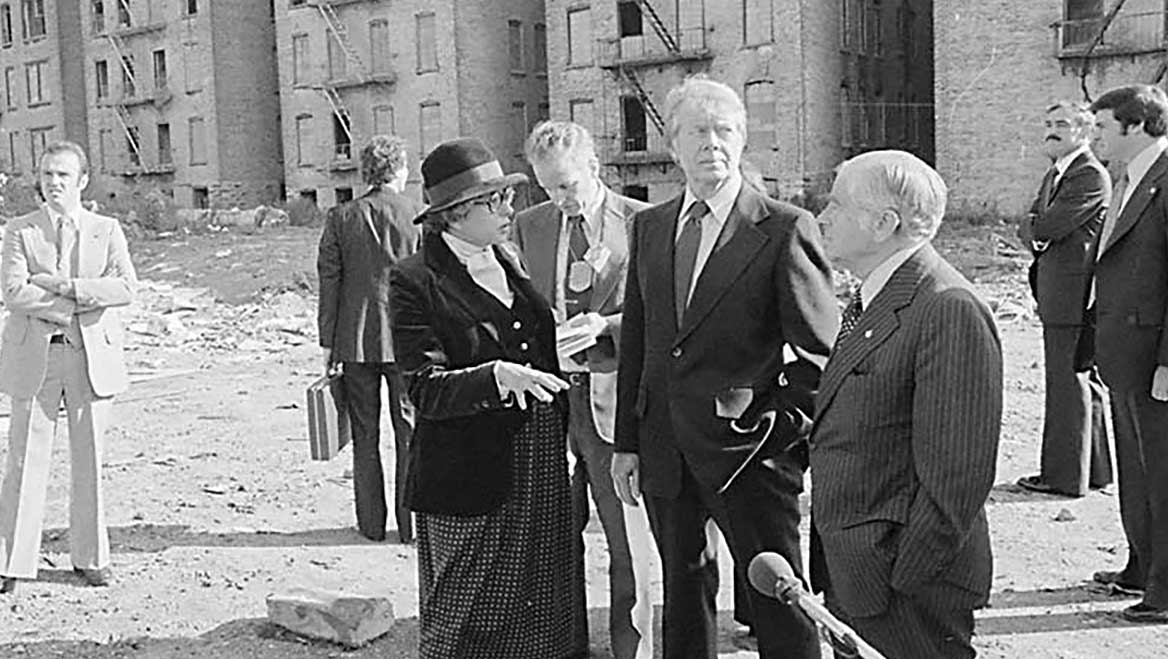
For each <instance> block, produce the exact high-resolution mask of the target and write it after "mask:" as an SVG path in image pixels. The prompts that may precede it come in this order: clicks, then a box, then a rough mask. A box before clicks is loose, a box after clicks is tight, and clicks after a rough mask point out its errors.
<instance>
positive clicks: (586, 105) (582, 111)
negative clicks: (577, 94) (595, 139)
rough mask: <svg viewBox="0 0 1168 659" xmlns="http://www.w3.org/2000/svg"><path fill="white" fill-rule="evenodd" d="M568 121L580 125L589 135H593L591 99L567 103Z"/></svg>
mask: <svg viewBox="0 0 1168 659" xmlns="http://www.w3.org/2000/svg"><path fill="white" fill-rule="evenodd" d="M568 119H570V120H572V121H574V122H576V123H578V124H580V125H581V126H583V127H584V128H585V129H587V130H588V132H589V133H593V134H595V131H594V130H593V125H592V99H574V100H571V101H568Z"/></svg>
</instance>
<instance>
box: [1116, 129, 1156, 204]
mask: <svg viewBox="0 0 1168 659" xmlns="http://www.w3.org/2000/svg"><path fill="white" fill-rule="evenodd" d="M1165 149H1168V137H1158V138H1156V141H1155V142H1153V143H1151V144H1150V145H1148V146H1147V148H1145V149H1144V150H1143V151H1140V152H1139V153H1137V154H1136V157H1134V158H1132V159H1131V162H1129V163H1128V164H1127V190H1125V191H1124V193H1123V199H1122V200H1120V201H1121V204H1120V206H1119V212H1120V213H1123V209H1124V207H1125V206H1127V202H1128V200H1129V199H1131V196H1132V193H1133V192H1135V191H1136V187H1137V186H1139V184H1140V181H1142V180H1144V176H1146V175H1147V174H1148V170H1149V169H1151V168H1152V165H1153V164H1154V163H1155V162H1156V159H1157V158H1159V157H1160V154H1161V153H1164V150H1165ZM1112 203H1114V200H1113V202H1112ZM1116 217H1119V216H1118V215H1117V216H1116Z"/></svg>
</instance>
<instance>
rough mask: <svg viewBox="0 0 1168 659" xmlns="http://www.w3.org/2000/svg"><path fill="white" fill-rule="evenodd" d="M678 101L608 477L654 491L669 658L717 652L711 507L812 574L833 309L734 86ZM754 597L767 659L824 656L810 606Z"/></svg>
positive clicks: (811, 246) (639, 236)
mask: <svg viewBox="0 0 1168 659" xmlns="http://www.w3.org/2000/svg"><path fill="white" fill-rule="evenodd" d="M665 110H666V117H667V127H668V134H669V139H670V149H671V151H672V153H673V157H674V159H675V160H676V161H677V163H678V165H679V166H680V167H681V170H682V171H683V172H684V174H685V179H686V185H685V191H684V192H683V193H682V194H681V195H678V196H677V197H674V198H673V199H671V200H669V201H666V202H664V203H662V204H659V205H657V206H654V207H653V208H650V209H648V210H644V211H641V212H640V213H638V214H637V215H636V216H635V217H634V220H633V233H632V236H631V237H630V244H631V247H630V250H629V278H628V284H627V289H626V292H625V310H624V318H623V321H622V324H621V343H620V350H621V363H620V371H619V376H618V385H617V425H616V453H615V455H614V456H613V464H612V475H613V479H614V480H615V481H616V487H617V492H618V494H619V495H620V497H621V499H622V500H623V501H624V502H625V503H627V504H629V505H636V504H637V499H638V498H639V497H640V493H641V492H642V491H643V492H644V494H645V502H646V504H647V507H648V513H649V521H650V523H651V525H652V529H653V536H654V538H655V539H656V541H657V548H658V550H659V551H660V553H661V560H662V565H663V568H664V579H665V610H664V620H663V623H662V624H663V629H664V638H663V640H664V656H665V657H666V659H697V658H700V657H709V658H712V657H714V656H715V653H716V647H715V646H716V641H717V633H716V621H715V610H716V609H715V602H714V596H715V594H716V593H717V590H718V569H717V563H716V561H714V560H712V559H711V558H710V557H708V556H707V555H706V553H705V551H704V550H705V548H706V529H705V524H706V520H707V519H709V518H710V517H711V516H712V517H713V518H714V520H715V521H716V522H717V524H718V526H719V528H720V529H721V531H722V533H723V534H724V535H725V536H726V540H727V544H728V546H729V548H730V552H731V554H732V555H733V556H734V560H735V561H736V562H737V563H742V564H746V563H748V562H749V561H750V559H751V558H753V557H754V556H755V555H756V554H758V553H759V552H762V551H774V552H778V553H780V554H782V555H783V556H784V557H786V559H787V560H788V561H789V562H790V563H791V565H792V566H794V567H795V569H796V571H797V572H798V573H802V570H801V567H802V565H803V561H802V557H801V553H800V549H799V530H798V525H799V509H798V496H799V493H800V492H801V491H802V489H803V471H804V469H805V466H806V463H805V455H806V454H805V449H806V447H805V445H804V444H803V443H802V441H801V440H803V439H804V435H805V430H806V423H805V421H809V415H810V402H811V393H810V392H811V391H813V390H814V388H815V386H816V381H817V380H818V376H819V368H818V367H817V366H816V365H815V360H816V359H822V357H824V356H826V354H827V353H828V345H829V344H830V341H831V339H832V337H834V336H835V332H836V328H837V326H838V325H837V323H838V313H837V307H836V303H835V298H834V296H833V295H832V287H831V271H830V269H829V267H828V265H827V262H826V259H825V258H824V256H823V252H822V250H821V249H820V247H819V241H818V238H817V236H816V231H815V225H814V223H813V220H812V217H811V215H810V214H808V213H806V212H805V211H802V210H800V209H798V208H795V207H794V206H791V205H789V204H784V203H781V202H777V201H774V200H772V199H768V198H767V197H765V196H763V195H762V194H760V193H758V192H756V191H754V190H752V189H751V188H750V187H749V186H744V185H743V182H742V175H741V172H740V169H739V166H740V159H741V156H742V151H743V147H744V146H745V141H746V138H745V134H746V110H745V108H744V107H743V105H742V101H741V99H739V98H738V95H737V94H736V93H735V92H734V91H733V90H732V89H730V88H729V87H727V86H726V85H723V84H721V83H718V82H714V81H712V80H709V79H707V78H705V77H703V76H695V77H692V78H689V79H687V80H686V81H685V82H683V83H682V84H681V85H680V86H678V87H676V88H675V89H673V90H672V91H670V93H669V95H668V97H667V98H666V102H665ZM764 411H765V412H769V414H766V415H765V418H761V419H760V417H763V416H764V415H763V412H764ZM772 422H773V423H772ZM735 428H737V430H736V429H735ZM752 428H757V431H756V432H749V431H750V430H751V429H752ZM768 429H769V432H768ZM750 603H751V607H752V610H751V611H750V612H749V613H750V614H751V615H750V618H751V620H752V621H753V622H754V623H755V630H756V632H757V635H758V648H759V655H760V656H761V657H763V659H772V658H776V657H799V658H814V657H819V656H820V652H819V644H818V639H817V637H816V634H815V630H814V627H813V626H812V624H811V623H810V622H809V621H808V620H807V619H806V618H805V617H803V616H802V614H800V613H798V612H797V611H795V610H794V609H792V608H790V607H787V606H785V605H783V604H780V603H779V602H778V601H776V600H774V599H770V598H768V597H765V596H763V595H762V594H761V593H759V592H757V591H754V590H752V591H751V593H750Z"/></svg>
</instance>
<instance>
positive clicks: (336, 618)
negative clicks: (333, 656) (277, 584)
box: [267, 587, 394, 648]
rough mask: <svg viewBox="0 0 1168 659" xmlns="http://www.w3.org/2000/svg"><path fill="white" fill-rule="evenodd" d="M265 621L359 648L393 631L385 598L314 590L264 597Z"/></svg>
mask: <svg viewBox="0 0 1168 659" xmlns="http://www.w3.org/2000/svg"><path fill="white" fill-rule="evenodd" d="M267 602H268V620H270V621H271V622H273V623H274V624H277V625H279V626H281V627H283V628H285V629H287V630H289V631H291V632H294V633H296V634H300V635H302V636H307V637H310V638H318V639H323V640H326V641H333V642H336V643H340V644H342V645H345V646H347V647H350V648H356V647H361V646H362V645H365V644H366V643H369V642H370V641H372V640H374V639H376V638H378V637H379V636H382V635H384V634H385V633H386V632H388V631H389V630H390V628H391V627H393V623H394V615H393V605H392V604H391V603H390V601H389V600H388V599H387V598H385V597H377V596H370V595H353V594H348V593H342V592H338V591H330V590H319V589H315V588H299V587H297V588H290V589H288V590H285V591H283V592H280V593H273V594H271V595H269V596H268V599H267Z"/></svg>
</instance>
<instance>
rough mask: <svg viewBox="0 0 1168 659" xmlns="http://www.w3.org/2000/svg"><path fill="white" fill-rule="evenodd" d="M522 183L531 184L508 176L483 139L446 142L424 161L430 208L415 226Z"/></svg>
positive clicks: (519, 178)
mask: <svg viewBox="0 0 1168 659" xmlns="http://www.w3.org/2000/svg"><path fill="white" fill-rule="evenodd" d="M520 183H527V176H525V175H524V174H519V173H515V174H504V173H503V167H502V166H501V165H500V164H499V161H498V159H496V158H495V155H494V154H493V153H491V150H490V149H488V148H487V146H486V145H485V144H483V143H482V142H480V141H479V140H476V139H474V138H469V137H460V138H458V139H456V140H450V141H449V142H443V143H442V144H439V145H438V146H436V147H434V150H433V151H431V152H430V154H429V155H427V156H426V159H425V160H423V161H422V187H423V192H424V193H425V196H426V203H428V204H429V207H428V208H427V209H426V212H424V213H422V214H421V215H419V216H418V217H417V218H416V219H415V220H414V223H415V224H418V223H420V222H422V220H424V219H425V218H426V215H428V214H430V213H434V212H437V211H440V210H443V209H446V208H450V207H451V206H453V205H455V204H457V203H460V202H463V201H466V200H467V199H474V198H475V197H479V196H482V195H484V194H486V193H489V192H494V191H495V190H502V189H503V188H509V187H511V186H513V185H519V184H520Z"/></svg>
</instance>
